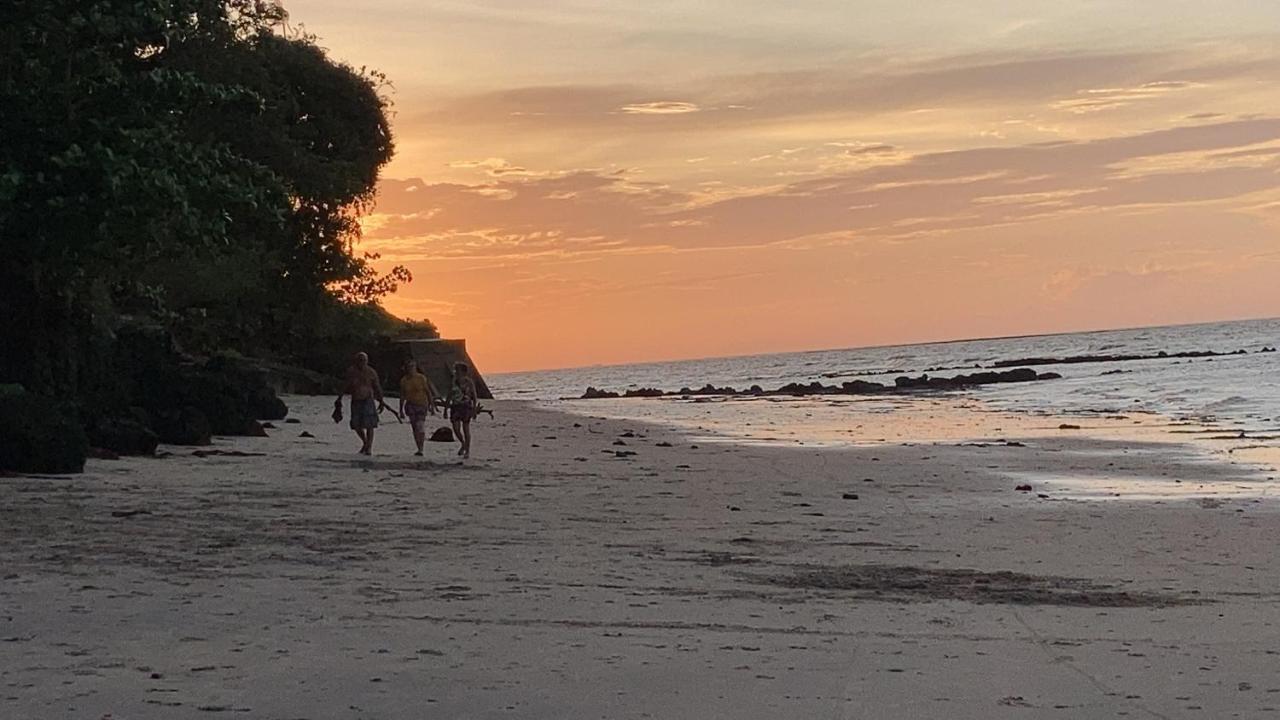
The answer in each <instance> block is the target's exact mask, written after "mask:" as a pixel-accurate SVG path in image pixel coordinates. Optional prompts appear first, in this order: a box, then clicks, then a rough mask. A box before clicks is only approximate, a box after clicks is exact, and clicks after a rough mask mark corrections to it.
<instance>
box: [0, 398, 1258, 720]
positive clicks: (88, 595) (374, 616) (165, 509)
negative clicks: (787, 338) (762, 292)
mask: <svg viewBox="0 0 1280 720" xmlns="http://www.w3.org/2000/svg"><path fill="white" fill-rule="evenodd" d="M290 404H291V407H293V408H294V410H295V412H296V413H297V416H298V417H299V419H300V420H301V422H300V423H298V424H285V423H276V426H277V427H276V429H274V430H273V431H271V435H272V436H271V437H269V438H239V439H234V440H219V441H218V442H217V444H216V445H215V446H214V448H213V450H216V451H220V452H215V453H212V454H210V453H201V454H200V455H196V454H193V452H192V449H190V448H169V449H168V450H169V451H170V452H171V453H172V454H171V455H170V456H168V457H165V458H162V459H155V460H152V459H126V460H120V461H93V462H91V464H90V466H89V470H88V472H87V473H85V474H84V475H82V476H74V477H43V478H19V477H5V478H0V511H2V512H3V518H2V520H3V522H0V574H2V577H3V582H2V583H0V717H3V718H15V719H19V718H22V719H25V718H40V719H44V718H93V719H95V720H97V719H99V718H103V717H111V718H113V719H116V720H119V719H123V718H208V717H218V716H223V715H226V716H231V717H247V718H281V719H284V718H291V719H292V718H312V719H321V718H513V717H518V718H548V719H551V718H645V717H650V718H713V717H733V718H790V717H795V718H885V719H896V718H975V719H976V718H1041V717H1044V718H1102V717H1134V718H1184V717H1204V718H1232V717H1239V718H1256V717H1271V716H1274V715H1277V714H1280V676H1277V674H1276V672H1275V669H1276V667H1278V666H1280V665H1278V664H1280V625H1277V624H1278V623H1280V593H1278V591H1277V590H1276V578H1277V577H1278V576H1280V559H1277V552H1276V543H1277V540H1278V539H1280V536H1278V535H1277V531H1276V527H1277V521H1280V514H1278V513H1277V510H1278V509H1280V504H1277V502H1276V499H1275V498H1273V497H1271V495H1270V494H1269V491H1270V488H1271V486H1272V485H1273V484H1274V482H1273V480H1272V479H1270V478H1271V475H1272V473H1268V472H1266V471H1261V470H1259V469H1257V468H1255V467H1253V466H1250V465H1246V464H1231V463H1229V462H1226V461H1225V459H1211V458H1208V457H1206V456H1205V455H1204V454H1203V453H1202V452H1199V451H1197V450H1196V449H1194V448H1193V447H1191V445H1190V444H1188V445H1180V444H1175V443H1169V442H1145V441H1140V440H1135V439H1107V438H1105V437H1102V438H1100V437H1092V436H1091V434H1090V433H1089V432H1088V431H1087V429H1085V431H1084V432H1078V433H1069V432H1052V431H1048V430H1044V429H1043V428H1041V427H1039V426H1035V427H1032V426H1024V427H1006V426H1004V425H1003V424H1002V426H1001V432H1002V433H1003V435H1002V437H1001V438H1000V439H998V440H997V439H991V440H989V441H985V442H973V441H972V440H962V439H960V438H949V439H945V440H935V441H932V442H922V443H907V442H901V441H897V440H890V441H889V442H888V443H886V444H871V445H865V446H855V447H847V446H846V447H829V446H821V447H813V446H796V447H783V446H778V445H766V446H760V445H738V444H731V443H724V442H720V443H708V442H706V441H705V440H704V439H700V438H693V437H691V435H690V434H689V432H688V431H679V430H676V429H674V428H671V429H665V428H662V427H659V426H655V425H647V424H644V423H641V422H638V421H634V420H603V419H586V418H583V417H577V416H573V415H568V414H561V413H558V412H552V411H547V410H540V409H536V408H534V407H532V406H529V405H526V404H521V403H513V402H506V403H503V402H499V403H496V404H495V405H494V407H495V409H496V411H497V417H496V419H495V420H493V421H490V420H489V419H488V418H484V419H482V420H480V421H479V422H478V423H477V432H476V434H477V439H476V449H475V453H474V458H473V459H472V460H470V461H468V462H467V463H466V464H465V465H460V464H457V463H456V459H455V458H453V457H452V453H453V451H454V449H455V447H456V446H446V445H429V446H428V457H427V458H426V459H423V460H419V459H416V458H413V457H412V456H411V455H410V454H409V453H410V451H411V441H410V439H409V434H408V428H407V426H398V425H395V424H394V421H393V424H392V425H390V426H384V428H383V432H381V433H380V434H379V441H378V446H377V448H376V450H377V454H376V455H375V456H374V457H373V458H372V459H367V460H366V459H362V458H359V457H358V456H356V455H355V452H354V451H355V449H356V447H357V445H358V441H356V439H355V437H354V435H353V434H352V433H350V432H349V431H347V430H346V429H345V428H344V427H340V426H336V425H334V424H333V423H332V422H331V421H329V420H328V418H327V415H328V411H329V405H328V403H327V402H326V401H324V400H323V399H302V398H293V399H291V403H290ZM303 431H307V432H309V433H311V434H313V435H315V437H314V438H304V437H299V434H300V433H301V432H303ZM1019 484H1028V485H1030V486H1031V490H1030V491H1016V490H1015V489H1014V488H1015V486H1016V485H1019ZM1115 488H1119V490H1116V489H1115ZM1117 492H1118V493H1119V494H1118V495H1117V494H1116V493H1117Z"/></svg>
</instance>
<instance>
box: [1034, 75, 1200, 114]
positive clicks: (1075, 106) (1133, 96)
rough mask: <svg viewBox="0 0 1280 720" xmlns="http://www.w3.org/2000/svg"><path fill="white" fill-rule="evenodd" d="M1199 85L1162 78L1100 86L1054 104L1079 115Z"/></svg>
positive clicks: (1060, 108)
mask: <svg viewBox="0 0 1280 720" xmlns="http://www.w3.org/2000/svg"><path fill="white" fill-rule="evenodd" d="M1193 87H1198V86H1197V84H1195V83H1189V82H1183V81H1179V80H1161V81H1156V82H1149V83H1143V84H1141V85H1138V86H1137V87H1130V88H1100V89H1095V90H1081V91H1080V92H1078V93H1077V95H1078V96H1079V97H1076V98H1072V99H1069V100H1060V101H1058V102H1056V103H1054V104H1053V107H1054V108H1055V109H1057V110H1065V111H1067V112H1071V113H1075V114H1077V115H1080V114H1084V113H1095V112H1102V111H1104V110H1114V109H1116V108H1121V107H1125V106H1127V105H1132V104H1133V103H1136V102H1140V101H1144V100H1153V99H1155V98H1158V97H1160V96H1161V95H1164V94H1166V93H1170V92H1174V91H1177V90H1187V89H1190V88H1193Z"/></svg>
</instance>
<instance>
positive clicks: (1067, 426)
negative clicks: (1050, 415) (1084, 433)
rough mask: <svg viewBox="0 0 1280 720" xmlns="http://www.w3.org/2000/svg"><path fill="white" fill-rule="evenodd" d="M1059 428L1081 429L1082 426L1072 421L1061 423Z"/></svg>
mask: <svg viewBox="0 0 1280 720" xmlns="http://www.w3.org/2000/svg"><path fill="white" fill-rule="evenodd" d="M1058 429H1059V430H1079V429H1080V426H1079V425H1072V424H1071V423H1062V424H1061V425H1059V426H1058Z"/></svg>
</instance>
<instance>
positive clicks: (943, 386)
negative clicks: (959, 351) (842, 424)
mask: <svg viewBox="0 0 1280 720" xmlns="http://www.w3.org/2000/svg"><path fill="white" fill-rule="evenodd" d="M1061 377H1062V376H1061V375H1059V374H1057V373H1037V372H1036V371H1035V370H1032V369H1030V368H1018V369H1016V370H1005V371H1003V372H997V371H989V372H980V373H973V374H971V375H956V376H954V377H930V376H929V375H928V374H924V375H921V376H919V377H909V376H905V375H904V376H902V377H899V378H897V379H896V380H895V381H894V384H893V385H885V384H883V383H877V382H870V381H867V380H850V381H848V382H844V383H841V384H840V385H824V384H823V383H821V382H818V381H817V380H815V381H813V382H810V383H787V384H786V385H783V386H782V387H779V388H777V389H776V390H765V389H764V388H762V387H760V386H759V385H752V386H751V387H750V388H748V389H746V390H736V389H734V388H732V387H729V386H725V387H716V386H715V385H712V384H710V383H708V384H707V385H704V386H702V387H701V388H698V389H693V388H687V387H684V388H680V389H679V390H677V391H675V392H666V391H663V390H658V389H656V388H640V389H637V390H628V391H626V392H624V393H616V392H613V391H610V390H600V389H599V388H595V387H589V388H587V390H586V392H584V393H583V394H582V397H581V398H580V399H582V400H600V399H610V398H635V397H669V396H674V397H697V396H748V397H761V396H776V395H789V396H792V397H802V396H807V395H879V394H892V393H910V392H919V391H940V390H962V389H964V388H969V387H975V386H979V385H994V384H998V383H1015V382H1033V381H1036V380H1057V379H1058V378H1061Z"/></svg>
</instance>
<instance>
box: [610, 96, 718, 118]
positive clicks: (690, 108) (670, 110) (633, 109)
mask: <svg viewBox="0 0 1280 720" xmlns="http://www.w3.org/2000/svg"><path fill="white" fill-rule="evenodd" d="M701 109H702V108H700V107H698V106H697V105H696V104H694V103H691V102H680V101H677V100H659V101H655V102H643V103H631V104H629V105H623V106H622V107H620V108H618V111H619V112H621V113H623V114H625V115H683V114H685V113H694V112H698V111H699V110H701Z"/></svg>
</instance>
